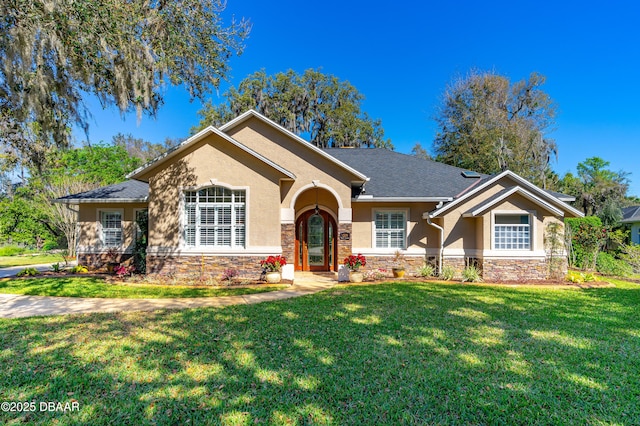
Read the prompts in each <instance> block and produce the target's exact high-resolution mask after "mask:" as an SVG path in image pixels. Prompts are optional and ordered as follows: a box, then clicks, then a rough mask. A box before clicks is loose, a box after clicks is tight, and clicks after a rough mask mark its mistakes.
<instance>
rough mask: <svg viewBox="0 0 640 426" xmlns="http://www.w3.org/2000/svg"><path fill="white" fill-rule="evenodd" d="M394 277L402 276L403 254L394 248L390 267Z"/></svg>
mask: <svg viewBox="0 0 640 426" xmlns="http://www.w3.org/2000/svg"><path fill="white" fill-rule="evenodd" d="M391 271H392V272H393V276H394V278H402V277H404V254H402V252H401V251H400V250H396V252H395V253H394V254H393V267H392V268H391Z"/></svg>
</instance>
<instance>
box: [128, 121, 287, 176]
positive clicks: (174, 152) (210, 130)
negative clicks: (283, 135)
mask: <svg viewBox="0 0 640 426" xmlns="http://www.w3.org/2000/svg"><path fill="white" fill-rule="evenodd" d="M211 134H215V135H217V136H220V137H221V138H222V139H223V140H225V141H227V142H229V143H231V144H232V145H235V146H236V147H238V148H240V149H241V150H243V151H245V152H246V153H248V154H249V155H251V156H253V157H255V158H256V159H258V160H260V161H262V162H263V163H265V164H267V165H269V166H271V167H272V168H274V169H276V170H277V171H279V172H280V173H282V174H283V175H284V177H286V178H289V179H295V178H296V177H295V175H294V174H293V173H291V172H290V171H288V170H286V169H285V168H283V167H281V166H280V165H278V164H277V163H275V162H274V161H271V160H269V159H268V158H266V157H264V156H263V155H261V154H259V153H257V152H255V151H254V150H252V149H251V148H249V147H247V146H245V145H243V144H241V143H240V142H238V141H237V140H235V139H233V138H232V137H231V136H229V135H227V134H226V133H223V132H221V131H220V130H218V129H216V128H215V127H213V126H209V127H207V128H206V129H203V130H201V131H200V132H198V133H196V134H195V135H193V136H191V137H190V138H189V139H187V140H185V141H184V142H182V143H181V144H180V145H177V146H175V147H174V148H172V149H171V150H169V151H167V152H165V153H164V154H162V155H160V156H159V157H157V158H155V159H153V160H151V161H150V162H149V163H147V164H145V165H143V166H141V167H139V168H137V169H136V170H134V171H133V172H131V173H129V174H128V175H127V178H129V179H137V178H140V177H142V176H143V175H144V174H146V173H148V172H149V171H151V170H152V169H154V168H156V167H158V166H159V165H161V164H163V163H165V162H166V161H168V160H169V159H171V158H173V157H175V156H177V155H178V154H179V153H181V152H183V151H185V150H186V149H187V148H188V147H190V146H192V145H194V144H195V143H197V142H199V141H201V140H202V139H204V138H206V137H207V136H209V135H211Z"/></svg>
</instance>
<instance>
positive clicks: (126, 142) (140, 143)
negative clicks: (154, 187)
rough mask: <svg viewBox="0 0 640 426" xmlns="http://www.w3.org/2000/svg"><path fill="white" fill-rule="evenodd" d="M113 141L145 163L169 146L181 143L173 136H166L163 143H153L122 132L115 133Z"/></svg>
mask: <svg viewBox="0 0 640 426" xmlns="http://www.w3.org/2000/svg"><path fill="white" fill-rule="evenodd" d="M111 142H112V143H113V145H115V146H119V147H122V148H124V149H125V150H126V151H127V153H128V154H129V156H130V157H132V158H137V159H140V160H141V161H142V162H143V163H147V162H149V161H151V160H153V159H154V158H157V157H159V156H160V155H162V154H164V153H165V152H167V150H169V148H171V147H173V146H175V145H178V144H179V143H180V141H179V140H175V139H171V138H166V139H165V140H164V142H163V143H161V144H160V143H151V142H149V141H145V140H144V139H141V138H135V137H133V135H131V134H127V135H123V134H122V133H118V134H117V135H115V136H114V137H113V138H112V141H111Z"/></svg>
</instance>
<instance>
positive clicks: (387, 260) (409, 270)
mask: <svg viewBox="0 0 640 426" xmlns="http://www.w3.org/2000/svg"><path fill="white" fill-rule="evenodd" d="M366 257H367V266H365V268H364V271H375V270H376V269H377V270H380V269H383V270H385V271H386V274H387V276H389V277H392V276H393V272H392V271H391V269H392V268H393V267H394V266H395V265H394V263H393V256H392V255H391V256H366ZM424 262H425V258H424V256H407V255H405V256H404V270H405V277H413V276H415V275H416V273H417V271H418V269H419V268H421V267H422V265H423V264H424Z"/></svg>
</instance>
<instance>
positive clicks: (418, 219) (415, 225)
mask: <svg viewBox="0 0 640 426" xmlns="http://www.w3.org/2000/svg"><path fill="white" fill-rule="evenodd" d="M352 208H353V210H352V213H353V236H352V242H353V247H354V249H356V250H357V249H373V248H374V243H373V221H374V212H375V211H376V210H405V211H408V220H407V222H408V223H407V251H409V252H415V253H418V252H421V253H425V252H426V250H427V248H431V249H432V250H437V248H438V244H439V235H438V231H437V230H436V229H435V228H433V227H432V226H429V225H428V224H427V221H426V220H425V219H423V218H422V214H423V213H424V212H427V211H430V210H433V209H434V208H435V203H370V202H361V203H353V207H352ZM387 251H388V252H390V253H391V252H394V251H395V249H388V250H387Z"/></svg>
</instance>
